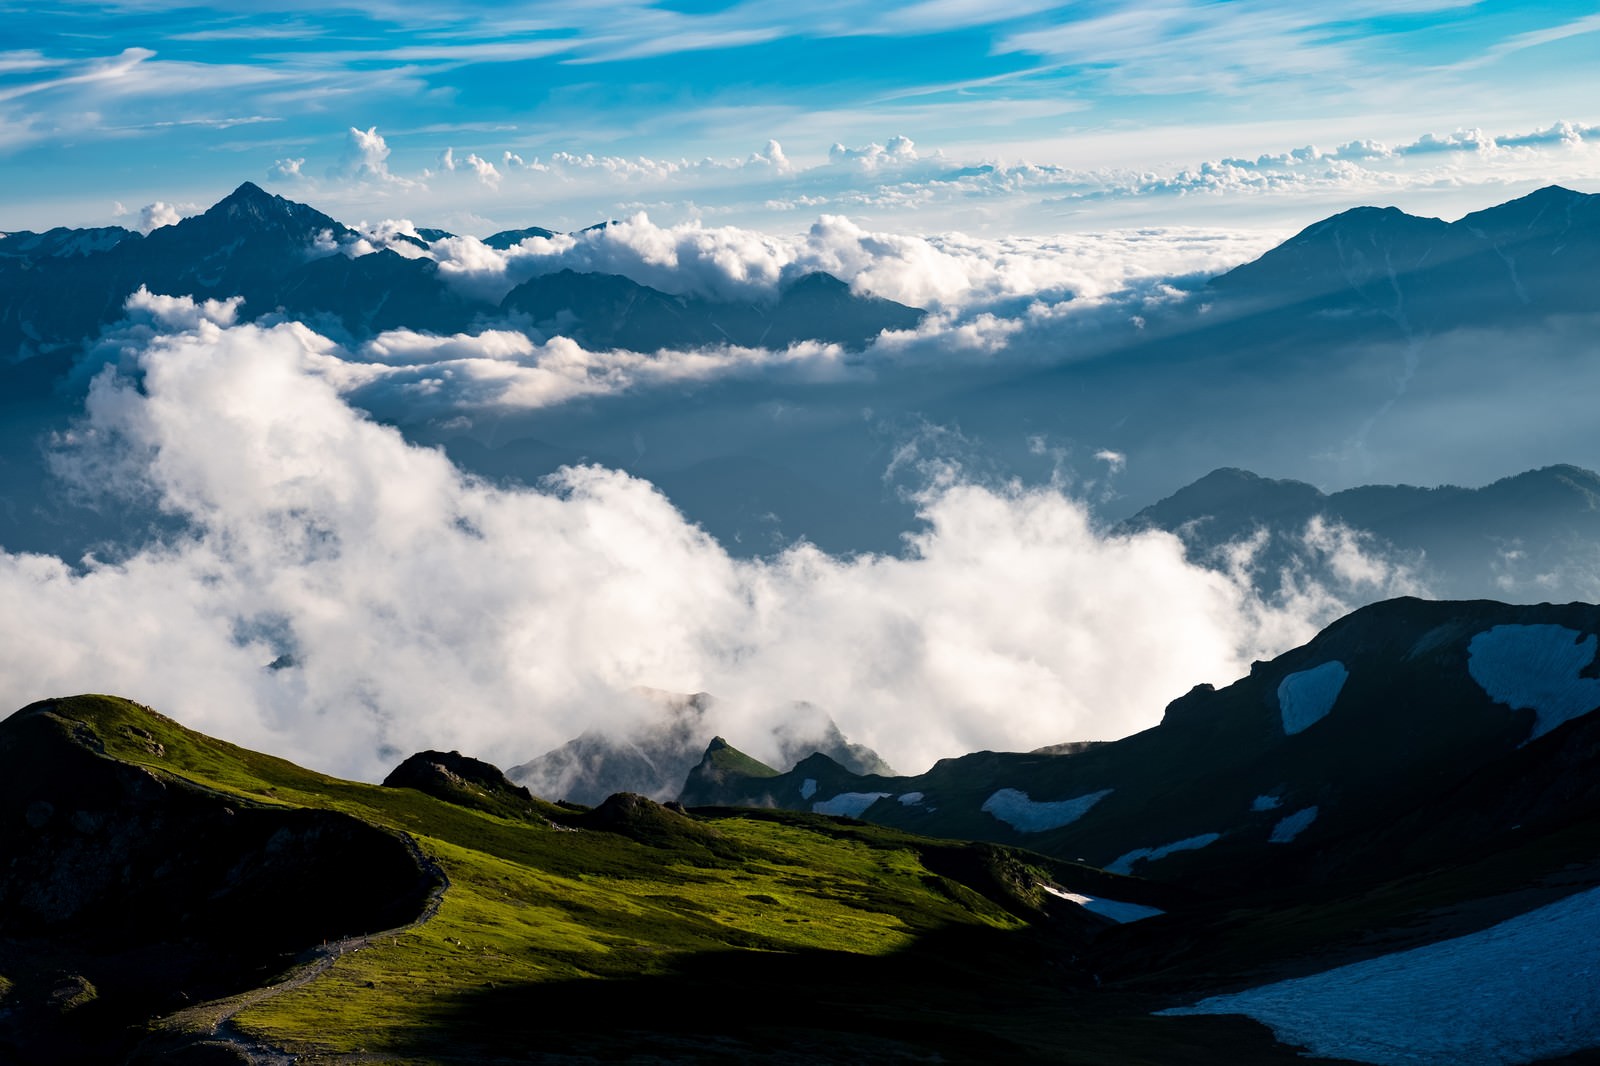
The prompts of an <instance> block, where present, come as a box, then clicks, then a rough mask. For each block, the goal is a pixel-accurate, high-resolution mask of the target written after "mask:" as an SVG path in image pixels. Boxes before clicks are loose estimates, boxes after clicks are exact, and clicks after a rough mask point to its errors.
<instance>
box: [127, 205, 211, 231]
mask: <svg viewBox="0 0 1600 1066" xmlns="http://www.w3.org/2000/svg"><path fill="white" fill-rule="evenodd" d="M197 210H199V208H197V207H196V206H195V205H194V204H169V203H167V202H166V201H164V200H157V201H156V202H155V203H153V204H145V205H144V206H143V207H141V208H139V221H138V223H137V228H138V230H139V232H141V233H149V232H150V231H151V230H155V229H160V228H161V227H162V226H171V225H173V224H174V223H177V222H182V221H183V220H184V218H185V217H186V216H188V215H192V214H194V213H195V212H196V211H197Z"/></svg>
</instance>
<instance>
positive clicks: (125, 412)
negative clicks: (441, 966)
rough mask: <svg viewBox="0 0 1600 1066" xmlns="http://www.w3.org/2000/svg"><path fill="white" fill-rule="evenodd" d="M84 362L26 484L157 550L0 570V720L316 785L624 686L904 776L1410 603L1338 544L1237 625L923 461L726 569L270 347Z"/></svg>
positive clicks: (1178, 588) (159, 335)
mask: <svg viewBox="0 0 1600 1066" xmlns="http://www.w3.org/2000/svg"><path fill="white" fill-rule="evenodd" d="M386 343H393V342H392V341H391V342H386ZM432 343H437V344H445V345H447V344H448V343H449V342H448V341H439V342H432ZM482 343H484V342H482V341H481V339H480V341H479V344H480V345H481V344H482ZM504 343H506V344H508V345H511V346H512V347H513V348H514V347H515V345H516V342H515V341H511V340H506V341H505V342H504ZM106 344H107V346H109V347H112V348H114V349H115V352H114V353H113V354H114V357H108V359H107V365H106V366H105V369H103V370H102V371H101V372H100V374H99V375H98V376H97V377H96V378H95V379H94V382H93V384H92V387H91V388H90V391H89V395H88V400H87V405H86V409H85V414H84V416H83V418H82V419H81V421H79V422H78V423H77V424H76V426H75V427H74V429H73V430H72V432H71V433H70V434H66V435H64V436H63V437H62V438H61V439H59V440H58V441H56V442H55V444H54V463H55V467H56V471H57V473H58V475H59V476H61V477H62V478H63V479H65V481H66V482H68V483H69V484H72V485H75V486H76V487H77V490H78V491H79V492H80V493H82V494H83V495H84V497H85V498H86V499H88V500H90V501H92V500H93V499H94V498H95V497H96V496H97V495H99V496H101V497H105V496H108V495H116V496H120V497H124V498H126V499H133V500H136V501H137V500H142V501H144V502H147V503H153V504H156V505H158V506H159V508H160V510H161V511H163V512H165V513H166V514H167V515H168V516H169V520H170V522H171V523H172V524H174V525H175V526H176V528H177V529H178V530H179V531H177V532H172V531H169V532H167V533H165V534H154V533H152V534H151V535H150V536H149V537H148V538H147V539H146V540H145V541H143V542H142V543H138V544H136V545H135V546H132V547H129V548H128V549H127V550H125V551H121V552H118V553H117V554H116V556H115V557H114V558H113V557H108V558H105V559H96V558H93V557H91V558H88V559H85V560H62V559H59V558H54V557H51V556H47V555H31V554H13V553H5V554H0V594H3V595H4V597H5V601H6V602H7V603H8V604H10V605H12V609H11V610H9V611H8V612H6V614H5V616H4V621H3V622H0V677H3V678H4V682H3V684H4V689H5V699H7V700H9V702H10V703H11V704H13V705H21V704H23V703H26V702H29V701H31V700H33V699H38V698H41V697H43V696H46V695H52V694H65V693H69V692H75V691H105V692H113V693H119V694H124V695H127V696H129V697H132V698H135V699H138V700H140V701H142V702H145V703H149V704H151V705H153V706H155V707H157V708H158V709H160V710H162V711H164V712H166V713H168V714H171V715H173V716H174V717H176V718H178V719H179V720H180V721H183V722H184V723H186V724H188V725H190V726H192V727H194V728H198V729H200V730H203V731H205V732H209V733H212V734H214V735H219V736H222V737H225V738H227V739H229V740H232V741H235V742H238V743H242V744H246V745H250V746H253V747H257V748H262V749H265V750H268V751H271V752H274V753H277V754H280V755H284V756H286V757H289V758H292V759H296V760H298V761H302V762H304V763H307V764H309V765H312V766H314V767H317V768H319V769H323V770H327V771H331V772H335V773H340V774H346V775H352V776H357V777H362V778H368V779H376V778H379V777H381V776H382V775H383V774H384V773H385V772H387V770H388V769H390V768H391V767H392V766H393V765H394V764H395V763H396V762H398V760H399V759H400V758H402V757H404V755H406V754H408V753H410V752H412V751H414V750H419V749H422V748H430V747H431V748H444V749H449V748H455V749H460V750H462V751H464V752H469V753H472V754H475V755H478V756H481V757H485V758H489V759H491V760H494V761H497V762H499V763H500V764H502V765H509V764H511V763H514V762H518V761H521V760H524V759H526V758H528V757H530V756H532V755H535V754H537V753H539V752H542V751H544V750H546V749H548V748H550V747H553V746H555V745H557V744H560V743H562V742H563V741H565V740H567V739H569V738H570V737H572V736H574V735H576V734H578V733H580V732H583V731H584V730H586V729H590V728H614V729H620V730H626V729H627V728H628V727H629V725H630V723H633V722H636V721H638V720H640V718H641V716H644V715H647V714H649V713H651V711H650V708H651V706H652V705H651V704H650V703H649V701H648V700H645V699H642V698H641V697H640V696H639V695H638V690H639V689H640V688H641V687H645V688H650V689H656V690H667V691H673V692H685V693H687V692H696V691H709V692H712V693H714V694H715V695H716V696H717V697H718V704H717V708H718V709H717V714H718V715H719V716H720V718H719V721H718V722H717V723H716V725H717V728H718V731H719V732H722V733H723V734H724V735H726V736H728V737H729V738H730V739H731V740H733V742H734V743H735V744H739V745H742V746H744V747H746V748H747V749H749V750H751V751H752V753H754V754H756V755H757V756H770V754H771V753H770V752H769V751H767V750H766V749H767V748H768V747H770V746H772V741H771V737H772V731H773V729H774V728H775V727H777V726H779V725H781V723H782V721H783V719H784V717H785V715H786V714H787V713H788V708H789V707H791V705H792V702H793V701H796V700H808V701H811V702H812V703H815V704H817V705H819V706H820V707H822V708H824V709H825V710H826V711H827V712H829V713H831V714H832V715H833V717H834V718H835V719H836V720H837V721H838V722H839V724H840V725H841V727H842V728H843V729H844V730H845V732H846V733H847V734H848V735H850V736H851V737H852V739H855V740H858V741H861V742H864V743H867V744H869V745H871V746H873V747H875V748H877V749H878V750H879V751H880V752H881V753H882V754H883V755H884V756H885V757H886V758H887V759H888V760H889V761H890V762H891V763H893V764H895V765H897V766H899V767H901V768H902V769H905V770H910V771H916V770H920V769H922V768H924V767H926V766H927V765H929V764H930V763H931V762H932V761H933V760H935V759H937V758H940V757H944V756H948V755H954V754H959V753H962V752H965V751H970V750H975V749H979V748H1000V749H1027V748H1031V747H1034V746H1038V745H1042V744H1046V743H1052V742H1056V741H1062V740H1069V739H1105V738H1113V737H1117V736H1121V735H1125V734H1127V733H1130V732H1132V731H1135V730H1138V729H1142V728H1145V727H1147V726H1150V725H1152V724H1154V723H1155V722H1156V721H1158V720H1159V717H1160V714H1161V711H1162V708H1163V707H1164V705H1165V704H1166V703H1167V702H1168V701H1170V700H1171V699H1172V698H1174V697H1176V696H1178V695H1181V694H1182V693H1183V692H1184V691H1186V690H1187V689H1188V688H1189V687H1191V686H1192V685H1194V684H1196V683H1198V682H1202V681H1209V682H1214V683H1226V682H1228V681H1230V680H1231V679H1233V678H1234V677H1236V676H1239V675H1240V674H1242V673H1243V672H1244V671H1246V670H1247V669H1248V666H1249V663H1250V662H1251V660H1252V659H1256V658H1261V657H1266V656H1270V655H1273V654H1276V653H1278V652H1280V651H1283V650H1285V649H1287V648H1288V647H1291V646H1293V645H1294V644H1296V643H1299V642H1301V641H1303V640H1305V639H1306V638H1308V637H1309V636H1310V635H1311V634H1312V633H1313V632H1314V631H1315V630H1316V628H1317V627H1318V626H1320V625H1321V624H1323V623H1325V622H1327V621H1328V620H1330V619H1331V618H1333V617H1335V616H1336V615H1337V614H1339V613H1341V612H1342V611H1343V610H1344V609H1345V608H1346V606H1347V605H1348V603H1349V602H1351V601H1352V599H1355V600H1366V599H1371V598H1375V597H1376V596H1378V595H1381V594H1383V593H1384V592H1385V591H1391V590H1395V589H1399V590H1408V589H1409V588H1410V587H1411V586H1410V585H1409V584H1408V583H1407V582H1408V580H1409V579H1408V578H1407V576H1406V575H1405V574H1404V573H1403V572H1400V571H1396V570H1394V569H1392V568H1389V567H1386V566H1383V565H1377V566H1375V567H1374V566H1371V565H1367V564H1366V563H1363V562H1361V561H1360V560H1361V547H1360V545H1359V543H1357V542H1355V541H1349V542H1342V543H1338V544H1333V546H1332V547H1330V549H1329V550H1330V551H1336V552H1340V553H1346V554H1349V555H1350V557H1351V561H1350V562H1349V564H1348V565H1345V566H1344V567H1343V569H1342V570H1340V569H1339V568H1338V567H1334V568H1331V569H1330V572H1340V573H1345V574H1347V575H1348V577H1349V580H1348V581H1347V582H1346V583H1345V584H1346V587H1338V586H1337V585H1336V584H1335V585H1328V584H1318V583H1314V582H1304V581H1302V582H1295V581H1290V582H1288V583H1287V585H1286V587H1285V588H1284V590H1283V591H1282V592H1281V593H1280V594H1279V595H1277V596H1276V597H1274V598H1273V599H1272V600H1271V601H1270V602H1269V601H1266V600H1263V599H1262V598H1261V597H1260V596H1259V595H1257V594H1256V593H1255V592H1254V591H1252V589H1253V586H1252V583H1251V581H1250V579H1249V576H1248V573H1247V569H1248V565H1247V564H1248V549H1247V548H1244V549H1241V556H1240V559H1239V565H1237V566H1234V567H1231V568H1224V569H1221V570H1219V569H1216V568H1210V569H1208V568H1203V567H1200V566H1196V565H1192V564H1190V563H1189V562H1187V561H1186V560H1185V558H1184V553H1183V550H1182V547H1181V545H1180V543H1179V542H1178V540H1177V539H1176V538H1174V537H1171V536H1169V535H1166V534H1161V533H1147V534H1140V535H1136V536H1115V535H1110V534H1108V533H1106V532H1105V531H1104V530H1103V529H1101V528H1100V527H1099V526H1098V525H1097V523H1096V522H1095V520H1094V519H1093V517H1092V515H1091V511H1090V507H1089V505H1088V504H1087V503H1086V502H1084V501H1083V500H1081V499H1078V498H1075V497H1074V496H1072V495H1071V494H1069V493H1068V492H1066V491H1064V490H1063V489H1061V488H1059V487H1048V486H1045V487H1032V488H1024V487H1021V486H1017V485H1007V484H1004V483H1000V484H996V483H992V482H988V483H977V482H975V481H973V480H971V479H968V478H966V477H964V476H963V474H962V472H961V469H960V468H959V467H958V466H952V465H948V464H946V465H943V466H939V467H937V470H938V471H939V472H938V474H937V475H935V476H930V477H929V478H928V479H927V482H926V484H925V486H924V487H923V489H922V490H921V493H920V495H919V496H918V506H919V508H920V511H921V514H922V518H923V519H924V520H925V523H926V526H925V529H924V530H923V532H921V533H918V534H916V535H915V536H913V537H911V538H910V539H909V540H908V543H907V546H906V550H905V551H904V552H902V553H900V554H898V555H875V554H866V555H857V556H849V557H834V556H830V555H828V554H825V553H823V552H821V551H819V550H818V549H816V548H814V547H811V546H808V545H806V544H803V543H802V544H797V545H795V546H793V547H791V548H790V549H789V550H787V551H784V552H782V553H780V554H777V555H775V556H773V557H770V558H766V559H756V560H744V559H736V558H734V557H732V556H730V555H729V554H728V553H727V552H726V551H725V550H724V549H723V547H722V546H721V545H719V544H718V543H717V542H716V541H714V540H713V539H712V538H711V537H709V536H708V535H707V534H705V533H704V532H703V531H702V530H700V529H699V528H698V527H696V526H694V525H693V524H691V523H689V522H688V521H686V520H685V518H684V517H683V516H682V514H681V513H680V512H679V511H678V510H677V509H676V508H675V507H674V506H673V504H672V502H671V501H670V500H668V499H667V498H666V497H665V496H663V495H662V494H661V493H660V492H659V491H657V490H656V489H655V488H654V486H652V485H651V484H650V483H648V482H646V481H643V480H640V479H638V478H635V477H631V476H629V475H627V474H625V473H621V472H618V471H614V470H607V469H603V468H599V467H594V466H580V467H572V468H567V469H565V470H563V471H562V472H561V473H560V474H559V475H558V476H556V477H555V478H553V479H551V480H549V481H548V482H546V483H544V484H542V485H540V486H538V487H535V488H507V487H497V486H494V485H491V484H488V483H486V482H483V481H481V480H477V479H474V478H472V477H469V476H466V475H464V474H463V473H462V472H461V471H459V470H458V469H456V468H455V467H453V466H452V465H451V463H450V462H449V461H448V460H447V459H446V458H445V456H444V455H443V453H442V452H440V451H438V450H433V449H428V448H422V447H417V446H415V445H413V444H410V443H408V442H407V441H406V440H405V439H404V438H402V436H401V435H400V433H399V432H397V431H396V430H394V429H393V428H390V427H387V426H385V425H382V424H380V423H378V422H376V421H374V420H373V419H372V418H371V417H370V416H368V415H367V414H365V413H363V412H362V411H360V410H359V409H357V408H356V407H354V406H352V404H351V402H350V400H349V397H348V396H347V395H346V393H348V392H351V391H358V390H359V385H360V377H359V374H360V372H361V367H362V365H363V364H362V362H361V361H360V360H359V359H355V360H351V359H350V358H348V357H349V356H350V354H351V353H347V352H341V350H340V349H339V348H338V346H337V345H335V344H334V343H333V342H332V341H330V340H328V339H326V338H324V337H321V336H319V335H317V334H316V333H314V332H312V331H311V330H310V329H308V328H306V327H305V326H303V325H300V324H297V323H279V324H266V325H263V324H245V323H241V322H239V321H237V305H236V304H234V303H232V302H209V303H204V304H197V303H196V302H194V301H192V300H189V299H188V298H184V297H177V298H175V297H159V296H150V295H149V294H141V295H139V296H136V297H135V298H134V299H133V300H131V301H130V320H129V322H128V323H127V324H125V326H124V327H123V328H122V329H121V330H120V331H117V332H115V333H114V334H113V335H112V336H111V337H110V338H109V339H108V340H107V342H106ZM545 347H546V349H547V350H548V349H549V347H550V346H549V345H546V346H545ZM398 361H399V362H403V360H398ZM352 367H354V368H355V369H354V370H352V369H351V368H352ZM1330 543H1331V542H1330Z"/></svg>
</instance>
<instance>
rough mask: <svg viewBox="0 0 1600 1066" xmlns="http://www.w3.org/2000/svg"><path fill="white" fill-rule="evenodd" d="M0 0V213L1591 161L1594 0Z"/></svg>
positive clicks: (1085, 194) (1360, 182) (758, 223)
mask: <svg viewBox="0 0 1600 1066" xmlns="http://www.w3.org/2000/svg"><path fill="white" fill-rule="evenodd" d="M0 19H3V20H4V25H5V26H6V27H7V31H6V34H5V39H4V43H3V45H0V176H3V184H0V188H3V190H4V193H3V196H0V230H4V229H16V228H23V227H36V228H37V227H42V226H46V225H51V224H60V223H65V224H75V225H84V224H105V223H110V222H113V221H118V222H122V223H124V224H135V223H136V222H137V221H138V219H139V217H140V215H139V212H140V209H141V208H142V207H144V206H145V205H149V204H156V203H160V204H164V205H170V208H171V209H175V211H176V213H177V214H182V213H184V212H186V211H192V210H195V209H197V208H203V207H204V206H205V205H207V204H209V203H211V202H213V201H214V200H216V199H217V198H219V197H220V196H221V195H223V194H225V193H226V192H227V191H228V190H229V189H231V188H232V187H233V186H235V185H237V184H238V183H239V182H240V181H243V180H246V179H249V180H253V181H256V182H258V183H260V184H262V185H264V186H266V187H267V188H269V189H272V190H273V191H275V192H280V193H282V194H284V195H286V196H290V197H292V198H296V199H302V200H306V201H308V202H311V203H314V204H316V205H317V206H320V207H323V208H324V209H325V210H329V211H330V212H332V213H335V214H337V215H339V216H340V217H341V218H346V219H349V220H351V221H355V220H357V219H362V218H367V219H377V218H380V217H407V218H413V219H415V220H416V221H417V222H418V223H419V224H424V225H442V226H447V227H450V228H453V229H457V230H459V231H463V232H478V231H482V232H487V231H488V230H489V229H492V228H499V227H503V226H511V225H525V224H544V225H549V226H554V227H571V226H578V225H583V224H585V223H587V222H590V221H593V220H595V219H597V218H600V217H606V216H615V215H619V214H623V213H629V212H635V211H639V210H644V211H647V212H648V213H649V214H650V216H651V218H652V219H657V220H660V221H663V222H667V223H672V222H677V221H682V220H684V219H690V218H701V219H706V220H709V221H726V222H730V223H736V224H739V225H744V226H751V227H754V228H759V229H765V230H769V231H775V232H776V231H793V230H798V229H803V228H804V227H805V226H806V225H807V224H809V222H810V221H812V220H814V219H815V218H816V217H818V216H819V215H821V214H843V215H847V216H849V217H851V218H855V219H860V220H863V221H866V222H868V223H870V224H874V225H878V226H881V227H884V228H888V229H893V230H896V231H907V232H910V231H933V230H944V229H952V228H954V229H963V230H967V231H972V232H980V233H999V232H1021V231H1032V232H1056V231H1065V230H1070V229H1081V228H1085V227H1094V226H1129V225H1139V224H1156V223H1160V224H1192V225H1213V226H1214V225H1219V224H1237V225H1246V224H1251V223H1260V224H1266V225H1287V224H1289V223H1290V222H1291V221H1299V222H1305V221H1310V220H1311V219H1312V218H1315V217H1318V216H1320V215H1322V214H1326V213H1328V211H1330V210H1337V209H1339V208H1341V207H1344V206H1349V205H1350V204H1353V203H1363V202H1379V201H1381V202H1386V203H1388V202H1394V203H1399V204H1400V205H1401V206H1404V207H1407V208H1408V209H1411V210H1417V211H1421V212H1424V213H1429V214H1441V215H1445V216H1447V217H1450V216H1452V215H1453V214H1459V213H1461V212H1464V211H1466V210H1470V209H1472V208H1474V207H1478V206H1484V205H1486V204H1488V203H1491V202H1495V201H1497V200H1500V199H1504V198H1506V197H1507V196H1509V195H1515V194H1517V193H1519V192H1523V191H1527V190H1528V189H1531V188H1533V187H1536V186H1537V185H1540V184H1546V183H1548V182H1552V181H1554V182H1561V183H1564V184H1568V185H1572V186H1574V187H1577V188H1583V189H1585V190H1586V191H1595V190H1597V189H1600V63H1596V62H1595V58H1596V57H1597V56H1600V5H1597V4H1596V3H1593V2H1586V3H1575V2H1556V3H1541V4H1538V5H1532V4H1526V3H1505V2H1483V3H1463V2H1455V0H1394V2H1376V0H1355V2H1345V3H1332V4H1325V5H1319V6H1316V7H1315V8H1313V7H1312V6H1310V5H1297V4H1288V3H1281V2H1269V0H1220V2H1207V0H1160V2H1124V0H1098V2H1080V3H1070V4H1053V3H1048V2H1043V0H922V2H918V3H911V4H885V3H881V2H856V0H820V2H813V3H808V4H796V3H793V2H792V0H781V2H779V0H747V2H736V3H720V2H710V3H702V2H676V3H670V2H669V3H647V2H639V0H586V2H569V0H562V2H554V3H532V4H516V5H507V4H496V3H482V2H478V3H473V2H452V3H449V4H440V3H434V2H430V0H423V2H420V3H411V4H400V3H396V2H391V0H356V2H354V3H350V4H346V5H327V4H323V3H310V2H297V0H276V2H248V0H247V2H243V3H236V4H232V5H229V6H228V7H227V8H223V7H221V6H215V7H214V6H205V5H196V6H179V5H173V4H166V3H157V2H148V0H128V2H125V3H120V4H95V3H28V4H14V3H5V2H0ZM830 149H831V151H830ZM172 214H173V210H165V211H157V212H156V213H155V216H152V217H162V216H165V217H171V216H172Z"/></svg>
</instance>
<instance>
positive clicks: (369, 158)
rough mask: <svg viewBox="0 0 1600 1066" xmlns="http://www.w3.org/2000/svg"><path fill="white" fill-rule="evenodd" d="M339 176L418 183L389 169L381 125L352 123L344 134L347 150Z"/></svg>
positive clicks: (375, 180) (366, 180)
mask: <svg viewBox="0 0 1600 1066" xmlns="http://www.w3.org/2000/svg"><path fill="white" fill-rule="evenodd" d="M334 174H335V175H336V176H342V177H346V178H354V179H356V180H357V181H365V182H373V183H377V184H388V185H402V186H412V185H414V184H416V183H415V182H412V181H411V180H409V179H407V178H403V177H401V176H400V175H398V174H394V173H391V172H390V170H389V142H388V141H386V140H384V138H383V135H382V134H381V133H379V132H378V127H376V126H369V127H367V128H366V129H364V130H363V129H357V128H356V127H355V126H351V127H350V129H349V131H348V132H347V133H346V134H345V143H344V154H343V156H342V157H341V158H340V161H339V167H338V169H337V170H336V171H335V172H334Z"/></svg>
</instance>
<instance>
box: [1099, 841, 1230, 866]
mask: <svg viewBox="0 0 1600 1066" xmlns="http://www.w3.org/2000/svg"><path fill="white" fill-rule="evenodd" d="M1221 839H1222V834H1221V833H1201V834H1200V835H1199V836H1195V837H1187V838H1185V839H1183V840H1177V841H1174V842H1172V843H1171V844H1163V845H1161V846H1160V847H1159V848H1134V849H1133V850H1132V851H1130V852H1128V853H1127V854H1126V855H1122V856H1119V857H1118V858H1117V859H1115V860H1114V861H1113V862H1112V863H1111V865H1109V866H1107V867H1106V869H1107V870H1108V871H1110V872H1111V873H1114V874H1131V873H1133V864H1134V863H1136V862H1155V861H1156V860H1157V859H1164V858H1166V857H1167V856H1168V855H1171V854H1172V853H1173V852H1175V851H1196V850H1198V849H1200V848H1203V847H1205V846H1206V845H1207V844H1215V843H1216V842H1217V841H1218V840H1221Z"/></svg>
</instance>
